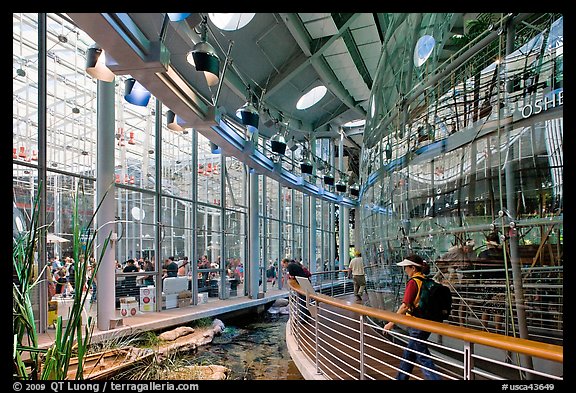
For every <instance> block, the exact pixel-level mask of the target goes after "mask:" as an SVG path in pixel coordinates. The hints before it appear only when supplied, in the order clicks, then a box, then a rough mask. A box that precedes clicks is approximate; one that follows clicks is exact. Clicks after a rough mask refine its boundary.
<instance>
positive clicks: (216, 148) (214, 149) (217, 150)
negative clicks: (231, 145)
mask: <svg viewBox="0 0 576 393" xmlns="http://www.w3.org/2000/svg"><path fill="white" fill-rule="evenodd" d="M210 151H211V152H212V154H220V152H221V150H220V146H218V145H217V144H215V143H214V142H210Z"/></svg>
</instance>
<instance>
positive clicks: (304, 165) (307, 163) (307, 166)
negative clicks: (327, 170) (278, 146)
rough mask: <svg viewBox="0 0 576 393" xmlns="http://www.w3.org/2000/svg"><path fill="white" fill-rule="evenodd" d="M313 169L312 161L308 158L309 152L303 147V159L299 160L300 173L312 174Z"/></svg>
mask: <svg viewBox="0 0 576 393" xmlns="http://www.w3.org/2000/svg"><path fill="white" fill-rule="evenodd" d="M313 169H314V163H313V162H312V160H311V159H310V152H309V150H308V149H305V150H304V155H303V159H302V161H301V162H300V171H302V173H306V174H308V175H310V174H312V170H313Z"/></svg>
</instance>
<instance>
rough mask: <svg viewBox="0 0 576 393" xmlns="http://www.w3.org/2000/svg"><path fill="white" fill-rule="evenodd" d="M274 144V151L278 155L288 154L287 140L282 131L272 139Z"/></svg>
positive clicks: (271, 141)
mask: <svg viewBox="0 0 576 393" xmlns="http://www.w3.org/2000/svg"><path fill="white" fill-rule="evenodd" d="M270 143H271V144H272V151H273V152H274V153H276V154H282V155H284V154H285V153H286V138H285V137H284V134H283V133H282V131H281V130H279V131H278V132H277V133H276V134H274V135H273V136H272V138H270Z"/></svg>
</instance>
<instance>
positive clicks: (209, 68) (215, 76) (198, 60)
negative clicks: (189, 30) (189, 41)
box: [186, 18, 220, 86]
mask: <svg viewBox="0 0 576 393" xmlns="http://www.w3.org/2000/svg"><path fill="white" fill-rule="evenodd" d="M207 23H208V22H207V21H206V18H203V20H202V22H201V30H202V32H201V36H200V37H201V38H200V39H201V40H200V42H198V43H197V44H196V45H194V48H192V50H191V51H190V52H189V53H188V56H187V57H186V60H187V61H188V63H190V64H192V65H193V66H194V67H195V68H196V71H204V76H205V77H206V82H208V86H215V85H217V84H218V82H219V80H220V59H219V58H218V56H217V55H216V51H215V50H214V48H213V47H212V45H210V44H209V43H208V42H207V41H206V31H207V28H208V26H207Z"/></svg>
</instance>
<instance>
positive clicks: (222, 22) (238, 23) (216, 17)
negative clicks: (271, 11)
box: [208, 13, 256, 31]
mask: <svg viewBox="0 0 576 393" xmlns="http://www.w3.org/2000/svg"><path fill="white" fill-rule="evenodd" d="M254 15H256V14H255V13H246V14H236V13H225V14H216V13H209V14H208V17H209V18H210V21H211V22H212V23H214V25H215V26H216V27H217V28H219V29H220V30H226V31H234V30H239V29H241V28H243V27H244V26H246V25H247V24H248V23H250V21H251V20H252V18H254Z"/></svg>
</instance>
